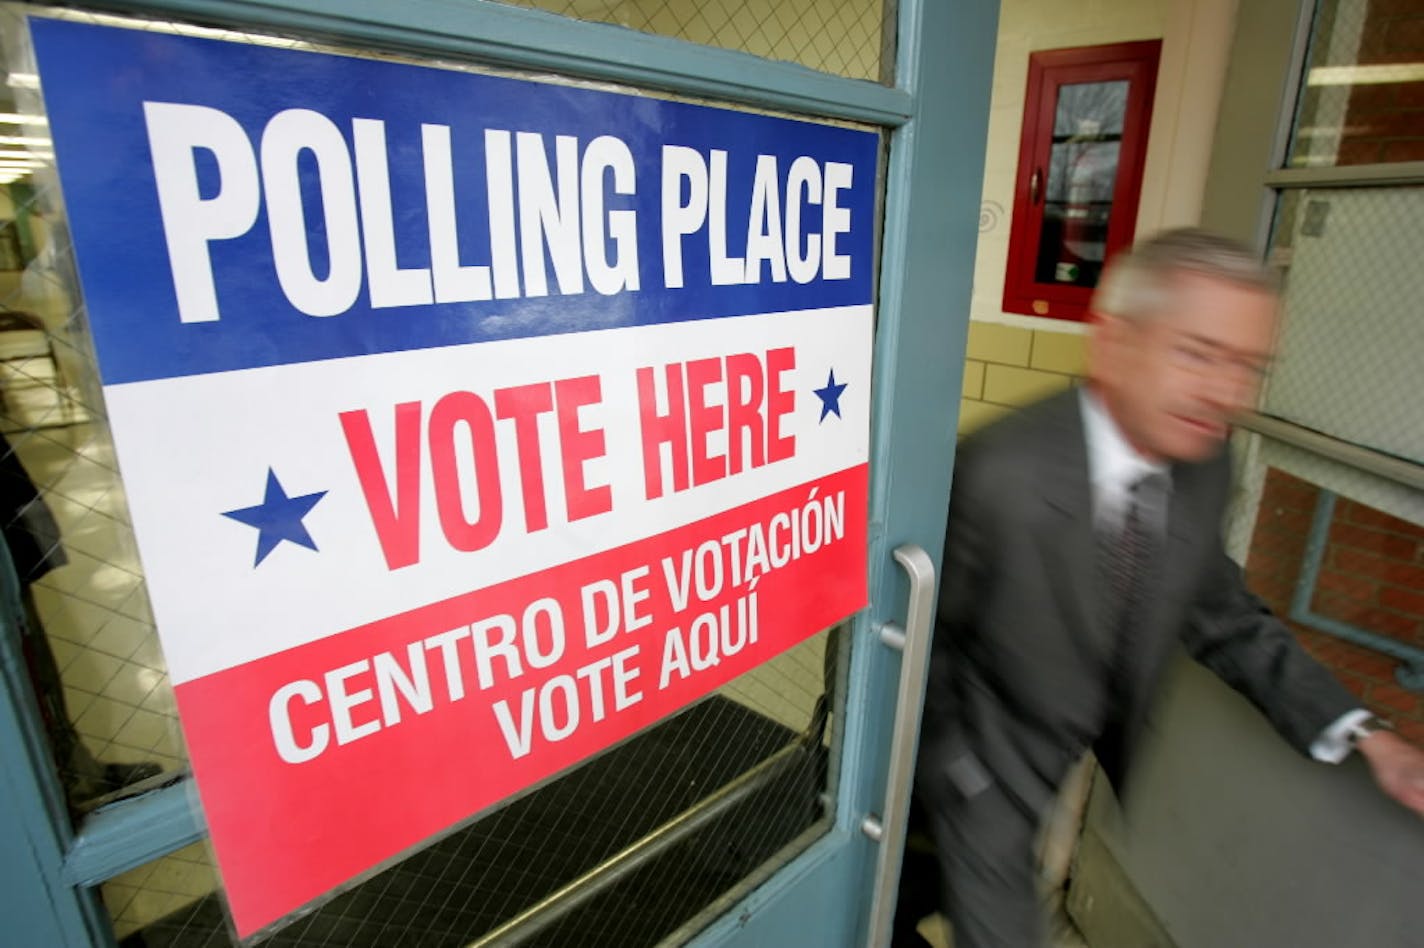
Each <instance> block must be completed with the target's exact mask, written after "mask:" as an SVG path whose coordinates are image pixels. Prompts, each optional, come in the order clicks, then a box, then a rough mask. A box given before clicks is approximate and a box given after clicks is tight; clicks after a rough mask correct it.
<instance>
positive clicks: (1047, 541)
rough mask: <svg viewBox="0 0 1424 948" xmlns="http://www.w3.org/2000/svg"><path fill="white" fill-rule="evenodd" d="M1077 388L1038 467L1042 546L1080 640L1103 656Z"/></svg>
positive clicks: (1104, 641)
mask: <svg viewBox="0 0 1424 948" xmlns="http://www.w3.org/2000/svg"><path fill="white" fill-rule="evenodd" d="M1078 398H1079V396H1078V393H1077V392H1076V391H1075V392H1070V393H1068V395H1067V396H1066V397H1064V399H1063V402H1062V403H1061V408H1062V411H1061V412H1059V413H1057V417H1055V418H1054V421H1055V422H1056V424H1054V425H1052V427H1051V429H1050V430H1049V432H1048V433H1047V434H1046V437H1047V438H1050V439H1052V442H1053V443H1051V444H1050V445H1049V447H1050V449H1051V450H1046V451H1045V452H1044V454H1045V458H1044V463H1043V465H1042V467H1041V468H1040V469H1039V471H1038V477H1039V478H1040V490H1041V496H1042V497H1043V500H1044V504H1045V506H1044V509H1043V511H1042V514H1041V522H1040V524H1039V529H1038V545H1039V550H1040V552H1041V553H1042V555H1043V557H1044V559H1045V561H1046V565H1047V567H1048V577H1049V584H1050V585H1051V586H1052V588H1053V591H1054V595H1055V597H1056V598H1057V600H1058V606H1059V612H1060V614H1061V615H1063V616H1065V617H1067V619H1068V623H1069V625H1070V626H1071V627H1072V628H1073V629H1074V631H1075V632H1076V633H1077V635H1076V638H1077V640H1078V641H1080V642H1091V643H1093V649H1094V651H1095V652H1097V653H1098V654H1099V655H1105V654H1106V652H1105V651H1103V649H1105V648H1107V647H1110V645H1111V643H1109V642H1108V633H1107V631H1106V630H1105V629H1104V626H1105V623H1104V622H1103V621H1102V619H1103V614H1104V604H1103V602H1102V590H1101V586H1102V583H1101V582H1100V581H1099V580H1100V577H1099V573H1098V548H1097V537H1096V534H1095V533H1094V530H1093V513H1092V511H1093V495H1092V485H1091V483H1090V482H1089V480H1088V447H1087V442H1086V440H1085V436H1084V433H1083V418H1082V412H1081V409H1080V407H1079V404H1078Z"/></svg>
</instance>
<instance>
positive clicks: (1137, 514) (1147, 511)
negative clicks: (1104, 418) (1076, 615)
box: [1096, 474, 1171, 783]
mask: <svg viewBox="0 0 1424 948" xmlns="http://www.w3.org/2000/svg"><path fill="white" fill-rule="evenodd" d="M1170 489H1171V484H1170V482H1169V481H1168V479H1167V476H1166V475H1165V474H1148V475H1147V476H1145V477H1143V478H1142V479H1141V480H1139V481H1138V482H1137V483H1135V484H1133V485H1132V487H1131V488H1130V489H1129V501H1128V506H1127V513H1126V516H1125V517H1124V518H1123V522H1122V527H1121V529H1120V530H1118V531H1117V532H1116V534H1110V535H1108V536H1105V537H1103V538H1102V542H1103V545H1104V547H1105V548H1106V549H1105V550H1104V567H1105V569H1104V572H1105V574H1106V575H1105V577H1104V578H1105V580H1106V582H1105V583H1104V586H1105V596H1104V599H1105V602H1104V606H1105V607H1106V608H1105V619H1106V621H1107V622H1108V623H1109V628H1111V629H1112V633H1113V635H1112V646H1111V647H1112V653H1111V657H1110V660H1109V664H1108V668H1107V679H1108V680H1107V688H1106V697H1107V707H1106V709H1105V711H1106V714H1105V720H1104V723H1103V732H1102V734H1101V735H1100V736H1099V739H1098V741H1097V745H1096V749H1097V752H1098V760H1099V762H1100V763H1102V765H1103V767H1104V768H1105V769H1106V770H1107V771H1108V774H1109V776H1110V777H1111V778H1112V779H1113V781H1114V782H1115V783H1116V782H1117V781H1119V780H1120V779H1121V777H1122V768H1123V765H1124V764H1125V762H1126V750H1127V748H1126V742H1127V740H1128V734H1127V731H1128V728H1129V721H1128V720H1127V715H1128V713H1129V711H1130V708H1131V706H1132V692H1133V683H1134V680H1135V676H1136V672H1137V663H1138V654H1137V653H1138V651H1139V648H1140V641H1141V639H1140V636H1141V634H1142V632H1143V631H1144V630H1143V629H1142V620H1143V619H1144V618H1145V614H1146V606H1147V603H1148V599H1149V596H1150V592H1151V589H1152V579H1153V573H1154V570H1155V569H1156V567H1157V566H1158V565H1159V558H1158V552H1159V551H1160V549H1161V545H1162V539H1163V537H1164V535H1165V527H1166V522H1167V517H1166V510H1167V495H1168V493H1169V492H1170Z"/></svg>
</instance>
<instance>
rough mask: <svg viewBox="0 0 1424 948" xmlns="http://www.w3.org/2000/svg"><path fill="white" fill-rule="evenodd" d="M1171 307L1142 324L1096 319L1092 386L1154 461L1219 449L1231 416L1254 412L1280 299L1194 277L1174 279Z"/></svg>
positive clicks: (1196, 458)
mask: <svg viewBox="0 0 1424 948" xmlns="http://www.w3.org/2000/svg"><path fill="white" fill-rule="evenodd" d="M1174 290H1175V292H1174V293H1173V297H1172V298H1173V302H1172V305H1171V306H1169V307H1168V308H1167V311H1165V312H1163V313H1161V314H1159V315H1157V316H1155V317H1152V318H1149V319H1147V320H1145V321H1140V322H1134V321H1131V320H1125V319H1121V318H1117V317H1111V316H1100V317H1098V322H1097V324H1096V325H1095V326H1094V327H1093V334H1092V337H1091V338H1090V340H1089V349H1088V351H1089V359H1090V369H1089V371H1090V375H1091V377H1092V380H1093V384H1094V385H1095V386H1096V389H1097V391H1098V393H1099V397H1100V398H1102V400H1103V403H1104V404H1105V405H1106V406H1107V409H1108V411H1109V412H1110V413H1111V414H1112V416H1113V419H1114V420H1115V421H1116V422H1117V424H1118V427H1119V428H1121V429H1122V431H1123V434H1125V435H1126V436H1127V439H1128V440H1129V441H1130V442H1132V445H1133V447H1135V448H1136V449H1137V450H1138V451H1139V452H1141V453H1142V454H1143V455H1145V456H1147V457H1148V458H1152V459H1154V460H1159V461H1201V460H1205V459H1206V458H1208V457H1211V456H1212V455H1214V454H1215V453H1216V452H1217V451H1219V450H1220V449H1221V445H1222V442H1223V441H1225V439H1226V436H1227V434H1228V433H1229V430H1230V429H1229V425H1230V421H1231V419H1232V417H1233V416H1234V415H1236V414H1237V413H1238V412H1241V411H1242V410H1244V409H1248V408H1252V407H1254V405H1255V399H1256V393H1257V391H1258V389H1259V387H1260V383H1261V378H1262V375H1263V374H1264V372H1265V370H1266V368H1267V366H1268V365H1269V362H1270V357H1271V351H1272V348H1273V345H1274V341H1275V335H1276V320H1277V312H1278V305H1277V300H1276V297H1275V296H1274V295H1273V294H1271V293H1267V292H1263V291H1261V290H1254V289H1249V288H1246V287H1242V286H1238V285H1236V284H1232V283H1226V282H1222V281H1220V280H1215V279H1212V278H1210V277H1206V276H1202V275H1199V274H1194V273H1183V274H1179V275H1178V276H1177V277H1175V278H1174Z"/></svg>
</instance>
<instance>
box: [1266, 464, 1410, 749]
mask: <svg viewBox="0 0 1424 948" xmlns="http://www.w3.org/2000/svg"><path fill="white" fill-rule="evenodd" d="M1319 495H1320V491H1319V489H1318V488H1316V487H1315V486H1314V485H1312V484H1309V483H1307V482H1305V481H1302V480H1299V479H1297V478H1295V477H1292V476H1291V475H1289V474H1286V473H1285V472H1283V471H1279V470H1276V469H1274V468H1270V469H1268V471H1267V474H1266V483H1265V490H1264V492H1263V494H1262V496H1261V506H1260V511H1259V513H1258V514H1257V518H1256V530H1255V533H1254V534H1253V536H1252V541H1251V550H1250V554H1249V557H1248V559H1247V563H1246V581H1247V584H1248V585H1249V586H1250V587H1251V589H1252V590H1253V591H1255V592H1256V593H1257V594H1258V595H1259V596H1261V597H1262V598H1263V599H1265V600H1266V602H1267V603H1269V604H1270V606H1271V608H1272V609H1273V610H1275V612H1276V613H1277V614H1278V615H1280V616H1282V617H1283V618H1284V617H1285V616H1286V615H1287V614H1288V613H1289V611H1290V600H1291V596H1292V595H1293V593H1294V591H1295V585H1296V580H1297V579H1298V577H1299V575H1300V571H1301V567H1302V564H1303V561H1304V556H1305V544H1306V539H1307V537H1308V535H1309V532H1310V524H1311V520H1312V517H1313V515H1314V512H1315V504H1316V500H1317V498H1318V497H1319ZM1311 611H1312V612H1314V613H1315V614H1317V615H1321V616H1327V617H1329V618H1332V619H1337V620H1339V621H1341V622H1348V623H1350V624H1351V625H1355V626H1358V627H1359V628H1362V629H1367V630H1369V631H1371V632H1376V633H1379V634H1381V635H1385V636H1388V637H1390V638H1393V639H1396V640H1398V641H1400V642H1404V643H1406V644H1409V645H1413V646H1416V647H1420V648H1424V527H1420V526H1416V525H1414V524H1411V523H1408V522H1406V521H1404V520H1399V519H1397V518H1395V517H1391V516H1389V515H1388V514H1384V513H1381V512H1380V511H1378V510H1374V509H1372V508H1370V507H1366V506H1363V505H1362V504H1358V503H1355V502H1354V501H1350V500H1346V499H1344V498H1343V497H1342V498H1338V499H1337V500H1336V502H1335V513H1334V517H1333V519H1332V521H1331V524H1330V535H1329V541H1328V544H1327V546H1326V551H1325V558H1324V560H1323V561H1322V563H1321V570H1320V577H1319V580H1318V582H1317V583H1316V588H1315V593H1314V597H1313V599H1312V603H1311ZM1287 624H1288V625H1290V626H1291V628H1292V629H1293V630H1294V631H1295V633H1296V636H1297V638H1298V639H1299V640H1300V642H1301V644H1302V645H1304V646H1305V648H1306V650H1307V651H1308V652H1310V653H1311V654H1312V655H1314V656H1315V657H1316V658H1317V659H1319V660H1320V661H1321V662H1323V663H1324V664H1325V665H1327V666H1328V667H1329V668H1330V669H1331V670H1332V671H1334V672H1335V673H1336V674H1337V675H1338V676H1339V677H1340V679H1341V680H1342V681H1343V682H1344V683H1345V686H1346V687H1347V688H1349V689H1350V690H1351V691H1352V692H1354V693H1355V694H1356V695H1358V696H1359V697H1360V699H1361V700H1362V701H1363V702H1364V703H1365V704H1366V705H1368V706H1369V707H1370V708H1371V709H1373V710H1374V711H1375V712H1376V713H1377V714H1379V715H1380V716H1381V717H1384V718H1387V719H1389V720H1391V721H1393V722H1394V723H1395V726H1396V727H1398V728H1399V730H1400V732H1401V733H1402V734H1405V735H1406V736H1408V737H1410V738H1411V739H1413V740H1414V741H1416V742H1420V743H1424V695H1421V694H1419V693H1418V692H1412V691H1406V690H1405V689H1404V688H1401V687H1400V686H1399V684H1398V682H1397V681H1396V680H1395V677H1394V671H1395V668H1396V667H1398V663H1397V662H1395V661H1394V660H1393V659H1391V658H1389V657H1387V656H1384V655H1381V654H1380V653H1379V652H1375V651H1373V650H1371V649H1366V648H1361V647H1359V646H1356V645H1352V644H1350V643H1348V642H1346V641H1344V640H1342V639H1337V638H1335V637H1333V636H1330V635H1326V634H1325V633H1323V632H1317V631H1314V630H1312V629H1308V628H1306V627H1304V626H1301V625H1299V624H1296V623H1290V622H1288V623H1287Z"/></svg>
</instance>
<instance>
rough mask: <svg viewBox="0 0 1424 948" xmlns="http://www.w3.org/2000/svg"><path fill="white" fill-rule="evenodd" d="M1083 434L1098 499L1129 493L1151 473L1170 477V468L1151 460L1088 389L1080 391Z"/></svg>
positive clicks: (1090, 477)
mask: <svg viewBox="0 0 1424 948" xmlns="http://www.w3.org/2000/svg"><path fill="white" fill-rule="evenodd" d="M1078 391H1079V404H1080V406H1081V408H1082V412H1083V432H1084V435H1085V437H1086V438H1087V442H1088V480H1089V481H1090V482H1091V483H1092V485H1093V493H1094V495H1095V496H1098V497H1101V496H1102V495H1103V494H1108V495H1117V494H1119V493H1123V492H1126V491H1127V490H1128V489H1129V488H1130V487H1131V485H1133V484H1135V483H1137V482H1138V481H1139V480H1141V479H1142V478H1143V477H1145V476H1147V475H1148V474H1167V473H1168V469H1167V465H1166V464H1163V463H1161V462H1156V461H1149V460H1148V459H1147V458H1145V457H1143V456H1142V455H1141V454H1140V453H1139V452H1138V451H1137V449H1136V448H1134V447H1133V446H1132V445H1131V444H1130V443H1129V442H1128V440H1127V438H1126V437H1125V436H1124V435H1123V433H1122V429H1121V428H1119V427H1118V426H1117V422H1116V421H1114V420H1113V417H1112V415H1111V414H1109V413H1108V410H1107V406H1106V405H1104V404H1103V403H1102V400H1101V399H1099V398H1098V396H1097V395H1096V394H1095V393H1094V392H1093V391H1092V390H1091V389H1089V388H1088V387H1087V386H1083V387H1082V388H1080V389H1079V390H1078Z"/></svg>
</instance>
